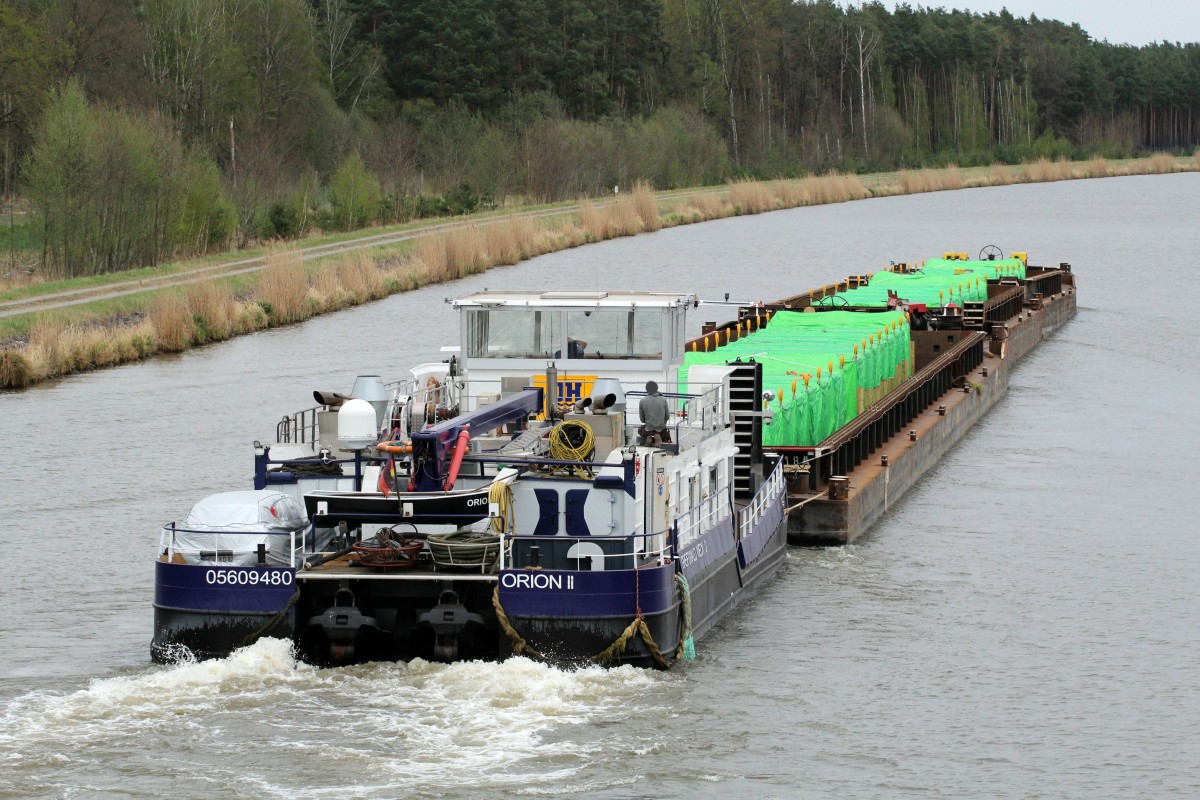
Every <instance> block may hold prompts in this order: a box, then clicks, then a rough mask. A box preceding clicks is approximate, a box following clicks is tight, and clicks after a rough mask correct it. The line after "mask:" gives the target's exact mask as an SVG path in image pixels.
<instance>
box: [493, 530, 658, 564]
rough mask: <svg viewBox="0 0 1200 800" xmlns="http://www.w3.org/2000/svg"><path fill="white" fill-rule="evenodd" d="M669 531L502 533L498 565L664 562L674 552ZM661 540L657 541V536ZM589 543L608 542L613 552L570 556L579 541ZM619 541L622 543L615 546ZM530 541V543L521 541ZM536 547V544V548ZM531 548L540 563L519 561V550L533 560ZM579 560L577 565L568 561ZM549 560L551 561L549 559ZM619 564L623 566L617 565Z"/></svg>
mask: <svg viewBox="0 0 1200 800" xmlns="http://www.w3.org/2000/svg"><path fill="white" fill-rule="evenodd" d="M667 533H668V532H667V531H665V530H664V531H658V532H656V533H633V534H629V535H627V536H562V535H557V534H556V535H554V536H534V535H531V534H511V533H503V534H500V561H499V568H500V569H502V570H504V569H522V568H527V567H528V568H533V567H537V568H542V569H563V570H571V569H584V567H583V566H581V565H582V564H583V563H585V562H586V563H588V564H590V563H592V561H593V560H595V559H599V560H600V562H601V563H602V564H604V565H605V567H604V568H605V569H607V568H608V566H607V565H608V563H609V561H610V560H615V559H621V560H624V561H625V562H626V563H632V566H633V568H637V567H640V566H641V565H642V564H643V563H644V562H650V561H652V562H655V563H659V562H662V561H664V560H666V559H668V558H670V557H672V556H673V554H674V548H675V545H674V544H673V543H672V542H671V538H670V537H669V536H667ZM656 538H657V539H658V542H655V541H654V540H655V539H656ZM582 543H588V544H593V545H596V546H598V547H603V546H604V545H606V544H607V545H609V547H610V549H611V550H612V551H613V552H601V553H599V554H597V553H595V552H591V553H585V554H582V555H576V556H569V555H567V553H568V552H570V549H571V547H573V546H574V545H576V544H582ZM617 543H619V544H620V545H621V546H619V547H618V546H616V545H617ZM523 544H527V545H529V546H528V547H521V546H520V545H523ZM533 548H537V550H536V551H533ZM542 548H547V549H548V550H549V552H548V553H547V558H546V559H544V560H543V559H542V558H541V553H542ZM531 552H536V553H537V554H538V555H537V560H538V563H537V564H529V563H524V564H518V563H516V556H515V555H514V554H520V555H522V556H524V557H525V558H524V560H526V561H529V560H531V558H530V555H531ZM571 561H575V562H577V563H576V564H575V565H572V564H570V563H569V562H571ZM547 562H548V563H547ZM618 568H620V567H618Z"/></svg>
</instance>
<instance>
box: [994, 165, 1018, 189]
mask: <svg viewBox="0 0 1200 800" xmlns="http://www.w3.org/2000/svg"><path fill="white" fill-rule="evenodd" d="M988 178H989V179H990V182H991V183H992V184H994V185H996V186H1007V185H1009V184H1010V183H1012V182H1013V172H1012V169H1011V168H1010V167H1007V166H1005V165H1004V164H993V165H992V168H991V169H990V170H989V171H988Z"/></svg>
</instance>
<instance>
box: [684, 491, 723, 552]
mask: <svg viewBox="0 0 1200 800" xmlns="http://www.w3.org/2000/svg"><path fill="white" fill-rule="evenodd" d="M732 514H733V508H732V506H731V505H730V501H729V492H728V491H717V492H714V493H712V494H710V495H709V496H708V497H706V498H704V499H703V500H701V501H700V504H699V505H697V506H694V507H692V508H690V509H688V510H687V511H685V512H684V513H683V515H682V516H680V517H678V518H677V520H676V527H675V535H676V538H677V540H678V541H677V542H676V545H677V546H678V547H687V546H688V545H690V544H691V543H692V542H694V541H695V540H696V539H699V538H700V537H701V536H702V535H704V533H705V531H709V530H712V529H713V528H715V527H716V526H717V523H718V522H721V521H722V520H724V519H726V518H728V517H729V516H731V515H732Z"/></svg>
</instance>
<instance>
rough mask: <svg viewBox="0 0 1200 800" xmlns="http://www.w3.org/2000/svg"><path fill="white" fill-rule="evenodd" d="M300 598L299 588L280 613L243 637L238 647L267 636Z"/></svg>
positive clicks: (248, 644)
mask: <svg viewBox="0 0 1200 800" xmlns="http://www.w3.org/2000/svg"><path fill="white" fill-rule="evenodd" d="M299 599H300V590H299V589H297V590H296V591H295V592H293V593H292V596H291V599H289V600H288V601H287V604H286V605H285V606H284V607H283V608H281V609H279V613H277V614H276V615H275V616H273V617H271V619H269V620H268V621H267V624H266V625H263V626H262V627H261V628H259V629H258V630H256V631H255V632H254V633H251V634H249V635H247V636H246V638H244V639H242V643H241V644H240V645H238V647H248V646H250V645H252V644H254V643H255V642H257V641H258V640H259V639H261V638H262V637H263V636H265V635H266V634H267V632H268V631H270V630H271V629H272V628H274V627H275V626H276V625H278V624H279V623H280V621H281V620H282V619H283V617H284V615H285V614H287V612H289V611H291V610H292V607H293V606H294V605H296V601H297V600H299Z"/></svg>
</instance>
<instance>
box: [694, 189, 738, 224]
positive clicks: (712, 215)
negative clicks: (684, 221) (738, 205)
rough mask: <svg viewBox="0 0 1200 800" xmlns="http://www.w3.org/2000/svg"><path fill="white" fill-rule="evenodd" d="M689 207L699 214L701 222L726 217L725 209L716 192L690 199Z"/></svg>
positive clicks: (705, 193)
mask: <svg viewBox="0 0 1200 800" xmlns="http://www.w3.org/2000/svg"><path fill="white" fill-rule="evenodd" d="M691 205H692V207H693V208H695V209H696V210H697V211H699V212H700V219H701V220H702V221H703V220H710V219H720V218H721V217H724V216H726V211H725V208H726V207H725V206H724V204H722V202H721V196H720V195H719V194H717V193H716V192H704V193H703V194H698V195H696V196H694V197H692V198H691ZM730 211H732V209H730Z"/></svg>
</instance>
